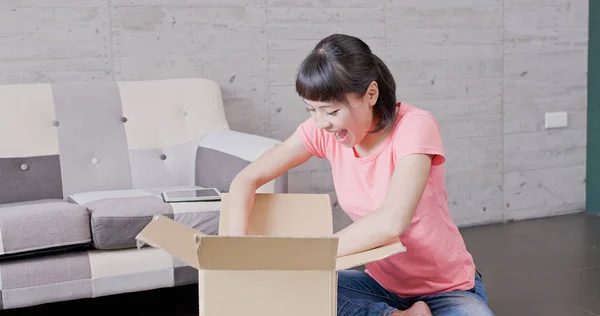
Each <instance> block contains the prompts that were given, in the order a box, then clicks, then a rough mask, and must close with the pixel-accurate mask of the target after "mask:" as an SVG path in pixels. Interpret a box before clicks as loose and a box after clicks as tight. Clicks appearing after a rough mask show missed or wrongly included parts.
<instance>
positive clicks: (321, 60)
mask: <svg viewBox="0 0 600 316" xmlns="http://www.w3.org/2000/svg"><path fill="white" fill-rule="evenodd" d="M373 81H375V82H377V85H378V87H379V96H378V98H377V103H375V106H374V107H373V115H374V117H375V119H376V120H377V126H376V128H375V129H374V130H372V131H371V132H372V133H374V132H379V131H382V130H386V129H388V128H391V127H392V126H393V125H394V122H395V120H396V82H395V80H394V77H393V76H392V73H391V72H390V70H389V69H388V67H387V66H386V65H385V63H384V62H383V61H382V60H381V59H380V58H379V57H377V56H376V55H375V54H373V53H372V52H371V49H370V48H369V46H368V45H367V44H366V43H365V42H363V41H362V40H360V39H358V38H356V37H353V36H349V35H345V34H332V35H330V36H328V37H326V38H324V39H322V40H321V41H320V42H319V43H317V45H316V46H315V47H314V49H313V50H312V51H311V52H310V54H308V56H307V57H306V58H305V59H304V60H303V61H302V63H301V64H300V67H299V69H298V75H297V77H296V92H297V93H298V95H300V97H302V98H304V99H307V100H311V101H323V102H336V101H337V102H343V103H346V104H347V103H348V100H347V98H346V93H357V94H358V95H360V96H363V95H364V94H365V93H366V91H367V88H368V87H369V85H370V84H371V82H373Z"/></svg>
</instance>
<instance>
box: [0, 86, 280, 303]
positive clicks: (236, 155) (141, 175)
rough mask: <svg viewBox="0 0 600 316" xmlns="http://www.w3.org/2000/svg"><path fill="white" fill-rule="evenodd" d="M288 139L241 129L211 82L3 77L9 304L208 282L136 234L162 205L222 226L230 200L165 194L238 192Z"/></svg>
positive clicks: (3, 242) (0, 157) (0, 134)
mask: <svg viewBox="0 0 600 316" xmlns="http://www.w3.org/2000/svg"><path fill="white" fill-rule="evenodd" d="M278 143H279V141H277V140H273V139H269V138H265V137H260V136H257V135H251V134H247V133H241V132H236V131H233V130H231V129H230V128H229V125H228V123H227V120H226V117H225V111H224V109H223V101H222V97H221V90H220V87H219V86H218V85H217V84H216V83H215V82H213V81H211V80H208V79H203V78H190V79H170V80H152V81H125V82H98V83H60V84H23V85H6V86H0V294H1V295H0V309H12V308H20V307H26V306H32V305H39V304H44V303H51V302H57V301H64V300H72V299H79V298H93V297H98V296H104V295H112V294H119V293H126V292H132V291H141V290H148V289H154V288H160V287H172V286H178V285H183V284H190V283H195V282H197V273H196V271H195V270H194V269H193V268H191V267H189V266H187V265H186V264H184V263H183V262H181V261H179V260H177V259H175V258H173V257H171V256H170V255H168V254H167V253H166V252H164V251H162V250H160V249H155V248H151V247H143V248H140V249H138V248H136V243H135V239H134V238H135V236H136V235H137V233H138V232H139V231H140V230H141V229H142V228H143V227H144V226H145V225H146V224H147V223H148V222H149V221H150V220H151V219H152V216H153V215H157V214H160V215H164V216H167V217H170V218H172V219H174V220H176V221H178V222H180V223H183V224H185V225H188V226H190V227H194V228H196V229H198V230H200V231H203V232H205V233H207V234H217V233H218V221H219V209H220V203H219V202H201V203H200V202H197V203H194V202H189V203H188V202H186V203H173V204H169V203H164V202H163V201H162V198H161V192H162V191H163V190H167V189H178V188H182V189H184V188H197V187H216V188H218V189H219V190H221V191H223V192H226V191H228V189H229V184H230V182H231V180H232V179H233V177H234V176H235V175H236V174H237V173H238V172H239V171H240V170H241V169H242V168H244V167H245V166H247V165H248V164H249V163H250V162H251V161H253V160H255V159H256V158H258V157H259V156H260V155H262V154H264V153H265V152H266V151H267V150H269V149H271V148H272V147H273V146H275V145H277V144H278ZM259 192H287V175H286V174H284V175H282V176H281V177H279V178H277V179H276V180H274V181H272V182H270V183H267V184H265V185H264V186H263V187H261V188H260V189H259Z"/></svg>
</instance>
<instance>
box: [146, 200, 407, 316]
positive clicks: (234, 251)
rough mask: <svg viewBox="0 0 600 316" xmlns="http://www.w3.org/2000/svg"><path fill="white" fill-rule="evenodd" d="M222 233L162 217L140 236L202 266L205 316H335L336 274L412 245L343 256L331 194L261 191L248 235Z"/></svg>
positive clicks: (223, 228)
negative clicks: (208, 232)
mask: <svg viewBox="0 0 600 316" xmlns="http://www.w3.org/2000/svg"><path fill="white" fill-rule="evenodd" d="M229 201H230V196H229V195H228V194H227V193H225V194H223V199H222V204H221V215H220V224H219V236H209V235H205V234H203V233H202V232H199V231H197V230H195V229H193V228H190V227H188V226H185V225H183V224H180V223H177V222H175V221H173V220H171V219H169V218H167V217H163V216H156V217H154V220H153V221H152V222H150V223H149V224H148V225H147V226H146V227H145V228H144V229H143V230H142V231H141V232H140V233H139V234H138V236H137V237H136V239H137V240H138V242H140V243H141V244H140V246H141V245H142V244H144V243H145V244H148V245H150V246H153V247H158V248H162V249H164V250H165V251H167V252H168V253H170V254H171V255H173V256H175V257H177V258H179V259H181V260H183V261H185V262H186V263H187V264H189V265H190V266H192V267H195V268H196V269H198V272H199V273H198V287H199V308H200V313H199V315H200V316H232V315H252V316H254V315H256V316H258V315H261V316H271V315H272V316H282V315H285V316H294V315H298V316H306V315H311V316H335V315H336V305H337V271H339V270H343V269H349V268H352V267H356V266H359V265H362V264H364V263H367V262H371V261H374V260H379V259H382V258H385V257H388V256H391V255H394V254H398V253H400V252H403V251H405V250H406V248H405V247H404V246H403V245H402V243H400V241H398V242H395V243H392V244H389V245H386V246H382V247H379V248H375V249H372V250H368V251H365V252H361V253H357V254H353V255H349V256H343V257H337V246H338V240H337V238H334V237H333V216H332V209H331V200H330V198H329V195H327V194H274V193H257V194H256V198H255V205H254V210H253V213H252V217H251V221H250V226H249V235H248V236H237V237H236V236H227V216H228V215H229V213H228V205H229Z"/></svg>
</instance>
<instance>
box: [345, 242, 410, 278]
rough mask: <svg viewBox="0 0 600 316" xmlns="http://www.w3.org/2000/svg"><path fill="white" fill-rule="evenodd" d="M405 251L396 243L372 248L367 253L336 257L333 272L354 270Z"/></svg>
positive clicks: (404, 248) (402, 246) (399, 243)
mask: <svg viewBox="0 0 600 316" xmlns="http://www.w3.org/2000/svg"><path fill="white" fill-rule="evenodd" d="M405 251H406V247H404V245H403V244H402V242H400V241H397V242H394V243H392V244H389V245H385V246H381V247H377V248H373V249H370V250H367V251H363V252H359V253H355V254H351V255H347V256H342V257H338V258H337V262H336V267H335V270H336V271H339V270H346V269H350V268H354V267H357V266H360V265H363V264H365V263H369V262H373V261H377V260H381V259H384V258H387V257H389V256H392V255H395V254H398V253H401V252H405Z"/></svg>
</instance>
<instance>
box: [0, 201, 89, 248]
mask: <svg viewBox="0 0 600 316" xmlns="http://www.w3.org/2000/svg"><path fill="white" fill-rule="evenodd" d="M89 218H90V217H89V213H88V211H87V209H86V208H85V207H83V206H81V205H77V204H74V203H69V202H67V201H65V200H60V199H55V200H53V199H48V200H36V201H31V202H20V203H9V204H2V205H0V254H2V255H10V254H19V253H26V252H32V251H37V250H44V249H51V248H60V247H63V246H72V245H80V244H89V242H90V241H91V233H90V224H89Z"/></svg>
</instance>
